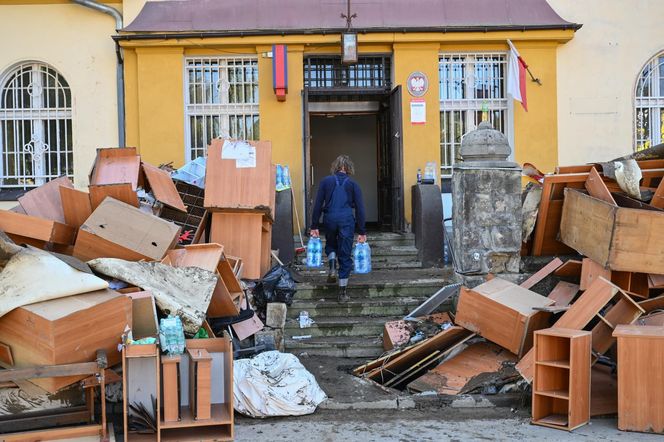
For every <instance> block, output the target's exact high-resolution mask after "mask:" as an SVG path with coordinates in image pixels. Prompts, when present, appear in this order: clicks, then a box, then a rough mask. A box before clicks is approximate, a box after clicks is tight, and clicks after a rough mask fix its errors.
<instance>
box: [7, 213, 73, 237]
mask: <svg viewBox="0 0 664 442" xmlns="http://www.w3.org/2000/svg"><path fill="white" fill-rule="evenodd" d="M0 230H2V231H4V232H5V233H7V234H9V235H17V236H20V237H24V238H30V239H33V240H37V241H44V242H52V243H56V244H65V245H68V244H71V243H72V242H73V241H74V235H75V233H76V231H75V230H74V229H73V228H72V227H70V226H68V225H66V224H61V223H58V222H56V221H51V220H47V219H43V218H37V217H35V216H30V215H23V214H21V213H16V212H11V211H8V210H0Z"/></svg>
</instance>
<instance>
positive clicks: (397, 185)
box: [389, 86, 405, 232]
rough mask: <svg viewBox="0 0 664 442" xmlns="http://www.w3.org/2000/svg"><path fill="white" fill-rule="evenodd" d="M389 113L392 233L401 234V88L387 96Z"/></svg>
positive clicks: (402, 210) (402, 201) (403, 227)
mask: <svg viewBox="0 0 664 442" xmlns="http://www.w3.org/2000/svg"><path fill="white" fill-rule="evenodd" d="M389 113H390V121H389V127H390V133H389V135H390V138H389V149H390V161H389V163H390V178H391V195H390V196H391V206H392V207H391V208H392V217H391V221H392V231H393V232H403V231H404V230H405V224H404V222H405V221H404V207H403V205H404V189H403V141H402V140H403V127H402V124H403V121H402V113H401V86H397V87H395V88H394V89H392V91H391V92H390V95H389Z"/></svg>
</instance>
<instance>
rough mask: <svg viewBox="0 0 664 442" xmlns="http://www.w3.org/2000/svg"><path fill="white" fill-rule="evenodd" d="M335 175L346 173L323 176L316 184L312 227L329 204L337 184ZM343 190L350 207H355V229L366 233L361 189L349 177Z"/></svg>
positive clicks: (344, 176) (340, 175) (315, 227)
mask: <svg viewBox="0 0 664 442" xmlns="http://www.w3.org/2000/svg"><path fill="white" fill-rule="evenodd" d="M336 177H340V178H346V177H348V175H346V174H345V173H343V172H337V173H336V174H334V175H330V176H327V177H325V178H323V179H322V180H321V182H320V185H319V186H318V194H316V201H315V202H314V211H313V213H312V216H311V228H312V229H318V225H319V221H320V215H321V213H324V212H325V208H326V205H327V204H329V202H330V199H331V197H332V192H333V191H334V187H335V186H336V185H337V180H336ZM344 190H346V195H347V196H348V201H349V202H350V204H351V207H352V208H353V209H355V230H356V231H357V233H359V234H360V235H366V234H367V231H366V228H365V225H364V224H365V215H364V203H363V202H362V190H360V186H359V185H358V184H357V183H356V182H355V181H353V180H352V179H350V178H348V179H347V180H346V182H345V183H344Z"/></svg>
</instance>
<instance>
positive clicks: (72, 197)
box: [60, 186, 92, 230]
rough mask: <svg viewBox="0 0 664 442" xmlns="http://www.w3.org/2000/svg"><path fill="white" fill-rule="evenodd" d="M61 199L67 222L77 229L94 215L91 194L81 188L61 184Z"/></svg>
mask: <svg viewBox="0 0 664 442" xmlns="http://www.w3.org/2000/svg"><path fill="white" fill-rule="evenodd" d="M60 199H61V200H62V211H63V212H64V217H65V224H67V225H68V226H71V227H73V228H74V229H77V230H78V228H79V227H81V225H83V223H84V222H85V220H86V219H88V218H89V217H90V215H92V206H91V205H90V195H89V194H88V193H87V192H83V191H81V190H76V189H71V188H69V187H66V186H60Z"/></svg>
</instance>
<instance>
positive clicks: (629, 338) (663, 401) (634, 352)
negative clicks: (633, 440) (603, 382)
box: [613, 325, 664, 434]
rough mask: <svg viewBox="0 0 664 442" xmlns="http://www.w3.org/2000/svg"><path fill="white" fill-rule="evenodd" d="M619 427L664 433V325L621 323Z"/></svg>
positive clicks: (619, 333)
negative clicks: (663, 367)
mask: <svg viewBox="0 0 664 442" xmlns="http://www.w3.org/2000/svg"><path fill="white" fill-rule="evenodd" d="M613 336H614V337H616V338H617V339H618V428H619V429H621V430H626V431H642V432H648V433H663V434H664V370H662V361H664V327H660V326H638V325H619V326H618V327H616V329H615V331H614V332H613Z"/></svg>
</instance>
